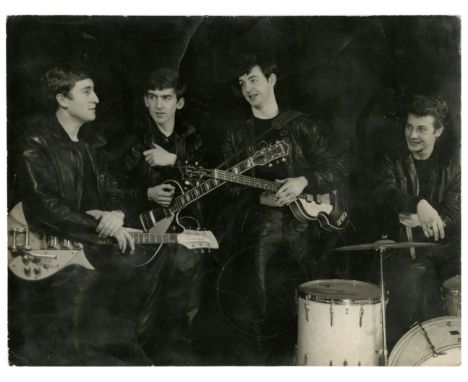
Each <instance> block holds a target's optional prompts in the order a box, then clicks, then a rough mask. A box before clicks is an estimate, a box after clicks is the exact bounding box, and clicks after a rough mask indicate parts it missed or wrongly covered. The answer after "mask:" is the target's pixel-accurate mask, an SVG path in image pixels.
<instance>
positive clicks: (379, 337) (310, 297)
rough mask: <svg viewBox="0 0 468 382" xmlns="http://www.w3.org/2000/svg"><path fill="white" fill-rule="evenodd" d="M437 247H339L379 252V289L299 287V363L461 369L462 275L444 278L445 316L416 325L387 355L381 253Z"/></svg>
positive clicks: (383, 243) (335, 284)
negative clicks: (454, 367)
mask: <svg viewBox="0 0 468 382" xmlns="http://www.w3.org/2000/svg"><path fill="white" fill-rule="evenodd" d="M435 246H437V244H434V243H419V242H394V241H392V240H385V239H383V240H378V241H376V242H374V243H366V244H357V245H350V246H344V247H339V248H336V249H335V251H367V250H375V251H378V253H379V260H380V285H379V286H377V285H374V284H370V283H366V282H362V281H356V280H314V281H309V282H306V283H303V284H301V285H300V286H299V287H298V289H297V305H298V341H297V353H296V364H297V365H309V366H334V365H341V366H379V365H382V366H429V365H443V366H455V365H460V363H461V355H460V347H461V329H460V327H461V323H460V316H461V309H460V307H461V287H460V284H461V282H460V276H455V277H452V278H451V279H448V280H446V281H445V282H444V283H443V285H442V288H441V295H442V300H443V302H444V306H445V311H446V313H447V316H443V317H438V318H434V319H432V320H428V321H425V322H423V323H417V324H416V325H415V326H413V327H412V328H411V329H410V330H409V331H408V332H407V333H406V334H405V335H404V336H403V337H402V338H401V339H400V340H399V341H398V342H397V343H396V345H395V346H394V348H393V350H392V353H391V354H390V357H388V350H387V337H386V321H385V305H386V302H387V300H386V299H385V284H384V273H383V260H384V257H383V254H384V252H385V250H387V249H403V248H408V249H410V248H420V247H435ZM383 302H385V303H383Z"/></svg>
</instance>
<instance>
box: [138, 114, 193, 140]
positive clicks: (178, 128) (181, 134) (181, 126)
mask: <svg viewBox="0 0 468 382" xmlns="http://www.w3.org/2000/svg"><path fill="white" fill-rule="evenodd" d="M145 122H146V126H147V129H146V131H147V137H151V136H152V135H153V131H152V129H158V126H157V125H156V123H155V122H154V121H153V119H152V118H151V117H150V116H149V115H148V114H147V115H146V116H145ZM193 133H195V128H194V127H193V126H192V125H190V124H188V123H186V122H178V121H177V120H176V123H175V126H174V134H175V136H176V137H177V138H186V137H188V136H189V135H192V134H193Z"/></svg>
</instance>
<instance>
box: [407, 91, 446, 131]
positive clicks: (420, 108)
mask: <svg viewBox="0 0 468 382" xmlns="http://www.w3.org/2000/svg"><path fill="white" fill-rule="evenodd" d="M408 114H414V115H416V116H418V117H425V116H428V115H432V116H433V117H434V127H435V128H436V129H439V128H440V127H442V126H444V123H445V122H446V119H447V114H448V107H447V104H446V103H445V102H444V101H442V100H441V99H440V98H439V97H437V96H432V95H430V96H427V95H415V96H413V98H412V100H411V103H410V105H409V108H408Z"/></svg>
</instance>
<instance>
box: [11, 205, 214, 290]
mask: <svg viewBox="0 0 468 382" xmlns="http://www.w3.org/2000/svg"><path fill="white" fill-rule="evenodd" d="M129 233H130V235H132V237H133V240H134V241H135V245H143V246H144V247H147V246H148V245H155V244H157V245H159V244H163V243H174V244H180V245H183V246H184V247H186V248H188V249H205V248H206V249H217V248H219V245H218V242H217V240H216V238H215V237H214V235H213V233H212V232H210V231H190V230H186V231H184V232H181V233H177V234H176V233H167V234H157V233H145V232H140V231H130V230H129ZM100 244H102V245H111V244H113V241H112V239H106V240H102V241H101V243H100ZM153 252H154V251H147V250H140V251H138V250H137V251H136V252H135V254H134V255H127V254H124V255H121V256H120V259H119V261H123V262H124V263H126V264H128V265H130V266H135V267H138V266H142V265H146V264H147V263H149V262H150V261H151V260H152V256H153ZM70 265H78V266H81V267H84V268H86V269H90V270H93V269H94V267H93V266H92V265H91V263H90V262H89V261H88V259H87V258H86V255H85V252H84V250H83V245H82V244H81V243H77V242H72V241H70V240H65V239H60V238H58V237H55V236H48V235H39V234H37V233H35V232H33V231H31V230H30V229H29V227H28V224H27V222H26V219H25V217H24V213H23V207H22V204H21V203H19V204H17V205H16V206H15V207H14V208H13V209H12V210H11V212H10V214H9V215H8V268H9V270H10V271H11V272H12V273H13V274H15V275H16V276H17V277H19V278H21V279H23V280H28V281H38V280H43V279H46V278H48V277H50V276H52V275H54V274H55V273H57V272H59V271H61V270H62V269H64V268H66V267H68V266H70Z"/></svg>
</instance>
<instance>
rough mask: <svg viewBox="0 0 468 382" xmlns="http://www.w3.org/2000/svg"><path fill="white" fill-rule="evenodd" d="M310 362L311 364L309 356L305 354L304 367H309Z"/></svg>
mask: <svg viewBox="0 0 468 382" xmlns="http://www.w3.org/2000/svg"><path fill="white" fill-rule="evenodd" d="M308 362H309V354H308V353H305V354H304V366H307V364H308Z"/></svg>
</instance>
